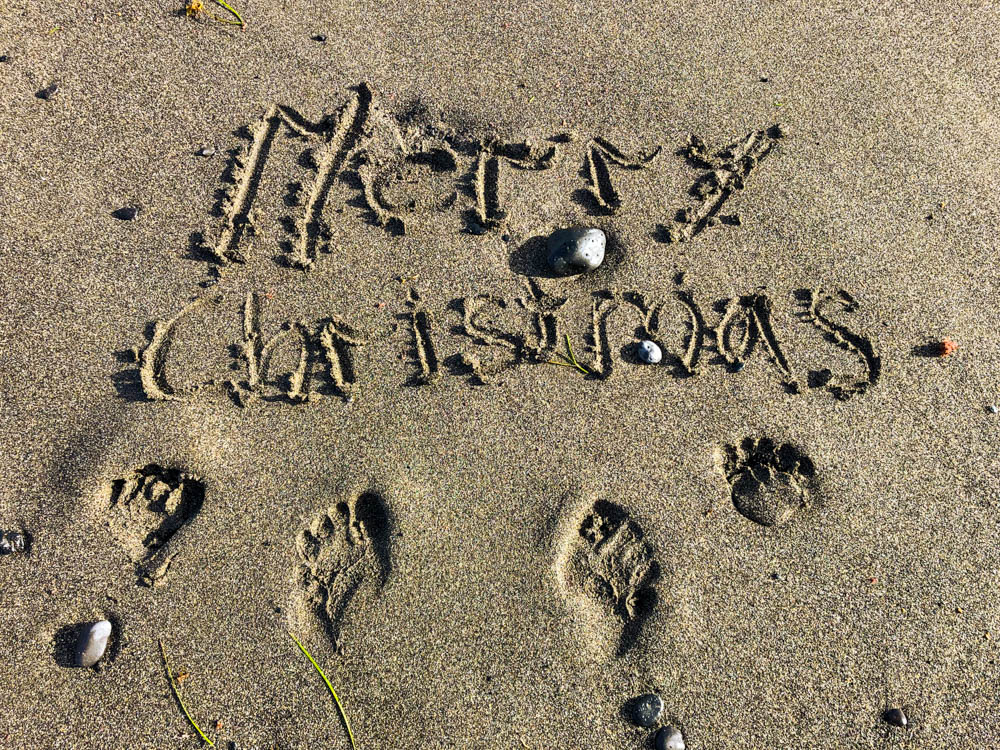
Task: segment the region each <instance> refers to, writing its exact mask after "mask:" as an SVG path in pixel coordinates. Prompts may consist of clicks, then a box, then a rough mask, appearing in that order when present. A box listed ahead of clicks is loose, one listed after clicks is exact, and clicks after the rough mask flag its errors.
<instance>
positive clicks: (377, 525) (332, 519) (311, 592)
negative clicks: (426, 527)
mask: <svg viewBox="0 0 1000 750" xmlns="http://www.w3.org/2000/svg"><path fill="white" fill-rule="evenodd" d="M390 526H391V523H390V518H389V510H388V507H387V505H386V503H385V501H384V500H383V499H382V498H381V497H380V496H379V495H377V494H376V493H374V492H365V493H363V494H361V495H359V496H357V497H355V498H352V499H351V500H349V501H345V502H340V503H338V504H337V505H336V506H335V507H333V508H330V509H329V510H328V511H326V512H323V513H320V514H319V515H317V516H316V517H315V518H314V519H313V521H312V523H311V524H310V526H309V528H307V529H304V530H303V531H302V532H301V533H300V534H299V536H298V539H297V540H296V551H297V553H298V557H299V565H298V568H297V570H296V589H295V594H294V596H293V602H292V608H291V611H292V615H293V617H295V618H297V619H298V622H297V623H295V624H296V625H298V626H302V627H303V628H304V629H307V630H310V629H312V630H315V629H317V628H318V629H320V630H321V631H325V632H326V634H327V635H328V636H329V638H330V640H331V642H332V643H333V644H334V646H335V648H336V649H337V650H338V651H339V650H341V649H342V647H343V642H342V640H341V635H340V625H341V622H342V620H343V617H344V612H345V611H346V610H347V607H348V605H349V604H350V603H351V600H352V599H353V598H354V596H355V594H357V593H358V591H359V590H361V589H362V588H363V587H365V584H366V583H370V584H372V585H373V587H374V590H375V592H376V593H377V592H378V591H380V590H381V589H382V587H383V586H385V583H386V581H387V580H388V578H389V573H390V571H391V567H392V563H391V559H390V536H391V534H390ZM369 588H371V587H369Z"/></svg>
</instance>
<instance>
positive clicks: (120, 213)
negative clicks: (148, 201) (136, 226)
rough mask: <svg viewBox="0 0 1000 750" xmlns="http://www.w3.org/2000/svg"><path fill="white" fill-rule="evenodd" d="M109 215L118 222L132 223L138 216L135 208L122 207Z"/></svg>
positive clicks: (137, 210)
mask: <svg viewBox="0 0 1000 750" xmlns="http://www.w3.org/2000/svg"><path fill="white" fill-rule="evenodd" d="M111 215H112V216H114V217H115V218H116V219H118V220H119V221H132V220H133V219H134V218H135V217H136V216H138V215H139V209H138V208H136V207H135V206H123V207H122V208H119V209H117V210H115V211H112V212H111Z"/></svg>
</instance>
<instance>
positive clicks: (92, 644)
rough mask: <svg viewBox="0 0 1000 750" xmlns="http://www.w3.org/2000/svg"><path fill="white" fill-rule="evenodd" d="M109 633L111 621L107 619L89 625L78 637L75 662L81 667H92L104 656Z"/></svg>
mask: <svg viewBox="0 0 1000 750" xmlns="http://www.w3.org/2000/svg"><path fill="white" fill-rule="evenodd" d="M110 635H111V623H110V622H108V621H107V620H101V621H100V622H95V623H94V624H93V625H91V626H90V627H89V628H88V629H87V630H86V632H84V634H83V635H82V636H81V637H80V645H79V646H77V649H76V663H77V664H78V665H79V666H81V667H92V666H94V665H95V664H97V662H99V661H100V660H101V657H102V656H104V650H105V649H106V648H107V647H108V636H110Z"/></svg>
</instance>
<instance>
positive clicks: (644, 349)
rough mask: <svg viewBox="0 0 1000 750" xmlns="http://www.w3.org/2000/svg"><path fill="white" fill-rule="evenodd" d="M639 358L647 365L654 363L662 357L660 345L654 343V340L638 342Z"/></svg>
mask: <svg viewBox="0 0 1000 750" xmlns="http://www.w3.org/2000/svg"><path fill="white" fill-rule="evenodd" d="M639 359H641V360H642V361H643V362H645V363H646V364H647V365H655V364H658V363H659V361H660V360H661V359H663V352H662V351H660V347H659V346H657V345H656V342H655V341H650V340H649V339H646V340H645V341H640V342H639Z"/></svg>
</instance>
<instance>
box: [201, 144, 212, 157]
mask: <svg viewBox="0 0 1000 750" xmlns="http://www.w3.org/2000/svg"><path fill="white" fill-rule="evenodd" d="M198 156H215V149H214V148H212V147H211V146H203V147H202V148H200V149H198Z"/></svg>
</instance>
